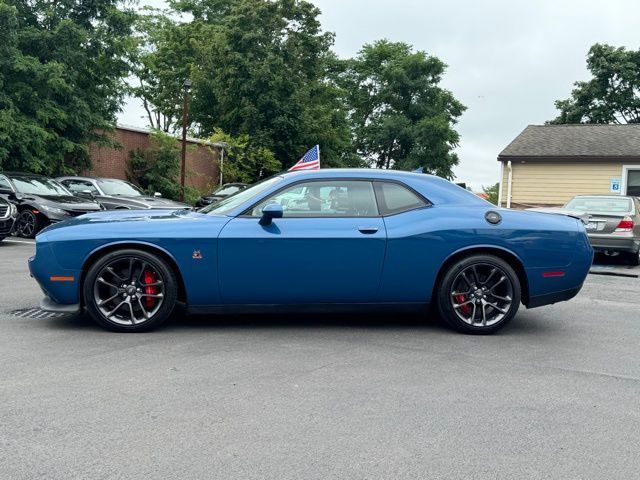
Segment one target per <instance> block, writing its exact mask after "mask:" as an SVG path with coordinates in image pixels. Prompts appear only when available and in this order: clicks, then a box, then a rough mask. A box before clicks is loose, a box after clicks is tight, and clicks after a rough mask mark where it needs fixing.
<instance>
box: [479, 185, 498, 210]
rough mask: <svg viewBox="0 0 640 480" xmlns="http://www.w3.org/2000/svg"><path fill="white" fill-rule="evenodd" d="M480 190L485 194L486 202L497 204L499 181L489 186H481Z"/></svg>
mask: <svg viewBox="0 0 640 480" xmlns="http://www.w3.org/2000/svg"><path fill="white" fill-rule="evenodd" d="M482 191H483V192H484V193H485V195H487V202H490V203H493V204H494V205H498V195H499V192H500V183H496V184H495V185H491V186H489V187H485V186H483V187H482Z"/></svg>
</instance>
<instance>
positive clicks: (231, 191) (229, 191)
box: [213, 185, 242, 195]
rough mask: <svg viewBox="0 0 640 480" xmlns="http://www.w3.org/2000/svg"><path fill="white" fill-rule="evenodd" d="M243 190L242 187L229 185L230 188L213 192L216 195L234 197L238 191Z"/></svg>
mask: <svg viewBox="0 0 640 480" xmlns="http://www.w3.org/2000/svg"><path fill="white" fill-rule="evenodd" d="M240 190H242V187H239V186H238V185H229V186H228V187H222V188H219V189H218V190H216V191H215V192H213V194H214V195H232V194H234V193H236V192H238V191H240Z"/></svg>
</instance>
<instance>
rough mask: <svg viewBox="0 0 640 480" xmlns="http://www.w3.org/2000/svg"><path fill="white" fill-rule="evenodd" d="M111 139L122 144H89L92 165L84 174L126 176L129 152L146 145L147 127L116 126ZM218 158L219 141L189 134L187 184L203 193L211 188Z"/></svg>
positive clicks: (215, 178) (147, 146) (124, 177)
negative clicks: (209, 140) (212, 141)
mask: <svg viewBox="0 0 640 480" xmlns="http://www.w3.org/2000/svg"><path fill="white" fill-rule="evenodd" d="M113 139H114V140H115V141H116V142H117V143H118V144H119V145H121V147H122V148H107V147H98V146H96V145H92V146H91V148H90V155H91V160H92V164H93V166H92V169H91V171H89V172H85V174H87V175H91V176H95V177H109V178H120V179H123V180H126V179H127V170H128V167H129V158H130V153H131V152H132V151H135V150H137V149H142V150H146V149H148V148H149V147H150V141H151V138H150V136H149V131H148V130H146V129H143V128H137V127H129V126H123V125H119V126H118V127H117V128H116V130H115V132H114V133H113ZM194 146H195V147H194ZM218 158H219V145H217V144H213V143H210V142H207V141H205V140H196V139H192V138H188V139H187V158H186V159H187V162H186V184H187V185H190V186H192V187H195V188H197V189H198V190H200V191H201V192H203V193H204V192H205V191H208V190H210V189H211V187H212V186H213V185H215V184H217V182H218V179H219V178H220V176H219V175H220V172H219V170H218V162H217V160H218ZM178 181H179V179H177V178H176V182H178Z"/></svg>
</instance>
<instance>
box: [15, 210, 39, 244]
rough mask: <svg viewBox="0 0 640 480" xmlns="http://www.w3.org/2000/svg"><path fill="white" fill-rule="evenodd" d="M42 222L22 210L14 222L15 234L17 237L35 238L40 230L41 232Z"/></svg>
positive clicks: (27, 211) (30, 213)
mask: <svg viewBox="0 0 640 480" xmlns="http://www.w3.org/2000/svg"><path fill="white" fill-rule="evenodd" d="M42 227H43V225H42V222H41V221H40V220H38V216H37V215H36V214H35V213H33V212H32V211H31V210H23V211H22V212H20V215H18V219H17V220H16V226H15V229H16V232H17V233H18V236H19V237H23V238H35V236H36V235H37V234H38V232H39V231H40V230H42Z"/></svg>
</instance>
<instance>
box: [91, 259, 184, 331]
mask: <svg viewBox="0 0 640 480" xmlns="http://www.w3.org/2000/svg"><path fill="white" fill-rule="evenodd" d="M177 293H178V288H177V281H176V277H175V274H174V273H173V270H172V269H171V267H170V266H169V265H168V264H167V263H166V262H165V261H164V260H163V259H162V258H160V257H158V256H157V255H153V254H151V253H147V252H145V251H142V250H120V251H115V252H111V253H108V254H106V255H105V256H104V257H102V258H100V259H99V260H98V261H97V262H96V263H94V264H93V266H92V267H91V268H90V269H89V271H88V272H87V275H86V277H85V281H84V285H83V294H84V300H85V303H86V306H87V309H88V311H89V313H90V314H91V316H92V317H93V319H94V320H95V321H96V322H98V323H99V324H100V325H102V326H103V327H105V328H108V329H110V330H114V331H118V332H140V331H147V330H150V329H152V328H155V327H157V326H159V325H161V324H162V323H164V322H165V321H166V320H167V319H168V318H169V317H170V316H171V313H172V312H173V309H174V307H175V304H176V298H177Z"/></svg>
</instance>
